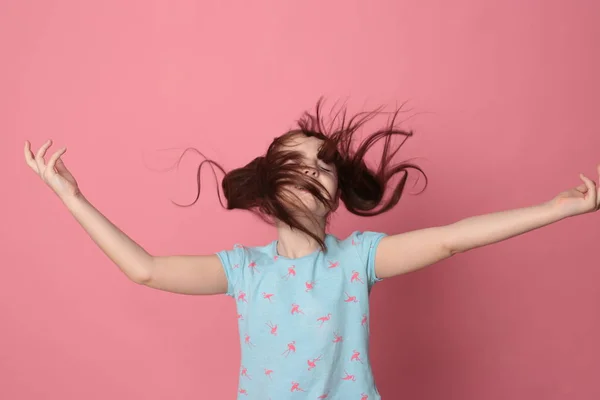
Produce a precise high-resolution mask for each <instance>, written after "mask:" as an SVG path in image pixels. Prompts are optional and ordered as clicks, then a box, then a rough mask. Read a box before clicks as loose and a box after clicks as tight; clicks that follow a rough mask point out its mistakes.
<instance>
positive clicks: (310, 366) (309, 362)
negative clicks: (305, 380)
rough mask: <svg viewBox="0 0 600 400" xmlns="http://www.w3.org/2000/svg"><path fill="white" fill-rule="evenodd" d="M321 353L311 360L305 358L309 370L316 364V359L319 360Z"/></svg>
mask: <svg viewBox="0 0 600 400" xmlns="http://www.w3.org/2000/svg"><path fill="white" fill-rule="evenodd" d="M322 356H323V355H320V356H319V357H317V358H313V359H312V360H307V361H306V362H307V363H308V370H309V371H310V370H311V369H313V368H315V367H316V366H317V361H321V357H322Z"/></svg>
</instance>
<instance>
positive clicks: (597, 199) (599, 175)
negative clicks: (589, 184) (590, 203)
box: [596, 164, 600, 209]
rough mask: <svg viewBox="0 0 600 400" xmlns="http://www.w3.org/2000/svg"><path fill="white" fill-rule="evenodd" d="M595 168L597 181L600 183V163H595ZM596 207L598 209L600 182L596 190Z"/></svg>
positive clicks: (599, 204) (599, 205)
mask: <svg viewBox="0 0 600 400" xmlns="http://www.w3.org/2000/svg"><path fill="white" fill-rule="evenodd" d="M596 169H597V170H598V182H599V183H600V164H598V165H596ZM596 209H600V184H599V185H598V191H597V192H596Z"/></svg>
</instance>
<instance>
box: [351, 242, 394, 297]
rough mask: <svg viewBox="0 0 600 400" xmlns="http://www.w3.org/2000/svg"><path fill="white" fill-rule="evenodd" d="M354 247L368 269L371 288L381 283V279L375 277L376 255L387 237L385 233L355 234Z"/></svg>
mask: <svg viewBox="0 0 600 400" xmlns="http://www.w3.org/2000/svg"><path fill="white" fill-rule="evenodd" d="M351 236H352V245H353V247H354V249H355V250H356V251H357V252H358V257H359V258H360V260H361V261H362V263H363V265H364V266H365V268H366V274H367V281H368V283H369V287H371V286H373V285H374V284H375V283H376V282H379V281H381V280H382V279H381V278H377V276H376V275H375V254H376V252H377V246H378V245H379V242H380V241H381V239H383V238H384V237H386V236H387V235H386V234H385V233H381V232H370V231H365V232H358V231H357V232H354V233H352V235H351Z"/></svg>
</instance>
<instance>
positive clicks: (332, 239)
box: [325, 231, 387, 254]
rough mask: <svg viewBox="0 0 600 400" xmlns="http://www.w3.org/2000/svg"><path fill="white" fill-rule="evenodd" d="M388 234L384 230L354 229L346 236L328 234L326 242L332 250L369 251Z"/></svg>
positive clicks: (360, 252) (361, 252)
mask: <svg viewBox="0 0 600 400" xmlns="http://www.w3.org/2000/svg"><path fill="white" fill-rule="evenodd" d="M385 236H387V234H386V233H383V232H375V231H354V232H352V233H350V234H349V235H348V236H346V237H344V238H338V237H337V236H334V235H327V238H326V241H325V244H326V245H327V248H328V249H331V250H332V251H335V250H337V251H348V250H353V251H357V252H358V253H359V254H363V253H365V252H369V251H370V250H371V249H373V248H374V247H376V246H377V245H378V244H379V241H380V240H381V239H382V238H384V237H385Z"/></svg>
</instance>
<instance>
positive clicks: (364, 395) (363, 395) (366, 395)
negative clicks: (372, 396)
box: [360, 393, 369, 400]
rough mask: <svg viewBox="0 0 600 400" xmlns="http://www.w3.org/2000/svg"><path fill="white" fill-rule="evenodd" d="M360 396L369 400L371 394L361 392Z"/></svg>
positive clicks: (363, 399) (361, 399)
mask: <svg viewBox="0 0 600 400" xmlns="http://www.w3.org/2000/svg"><path fill="white" fill-rule="evenodd" d="M360 396H361V397H360V400H369V395H368V394H364V393H361V394H360Z"/></svg>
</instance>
